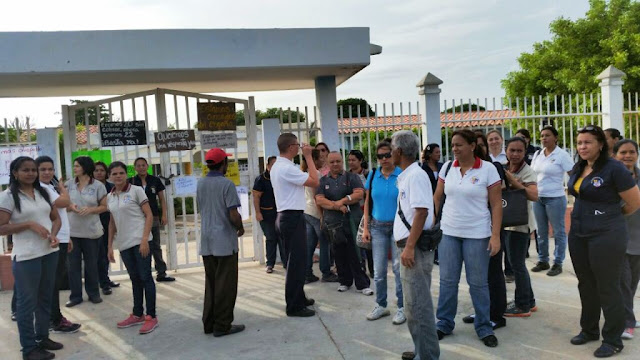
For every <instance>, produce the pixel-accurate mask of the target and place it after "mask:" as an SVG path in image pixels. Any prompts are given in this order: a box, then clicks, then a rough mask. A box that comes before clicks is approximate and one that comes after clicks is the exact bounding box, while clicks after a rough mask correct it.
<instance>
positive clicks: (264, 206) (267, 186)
mask: <svg viewBox="0 0 640 360" xmlns="http://www.w3.org/2000/svg"><path fill="white" fill-rule="evenodd" d="M253 190H255V191H259V192H261V193H262V196H260V211H261V212H262V215H263V216H265V215H267V214H270V215H274V216H275V215H277V212H278V209H277V208H276V198H275V196H274V195H273V186H272V185H271V175H270V174H269V172H268V171H265V172H264V173H263V174H260V175H258V177H256V180H255V182H254V183H253Z"/></svg>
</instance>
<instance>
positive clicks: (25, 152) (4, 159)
mask: <svg viewBox="0 0 640 360" xmlns="http://www.w3.org/2000/svg"><path fill="white" fill-rule="evenodd" d="M20 156H28V157H30V158H32V159H35V158H37V157H38V145H20V146H10V147H0V184H2V185H6V184H8V183H9V174H10V173H11V162H12V161H13V160H15V159H17V158H19V157H20Z"/></svg>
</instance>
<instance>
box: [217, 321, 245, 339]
mask: <svg viewBox="0 0 640 360" xmlns="http://www.w3.org/2000/svg"><path fill="white" fill-rule="evenodd" d="M241 331H244V325H242V324H239V325H231V327H230V328H229V330H227V331H214V332H213V336H215V337H220V336H225V335H231V334H237V333H239V332H241Z"/></svg>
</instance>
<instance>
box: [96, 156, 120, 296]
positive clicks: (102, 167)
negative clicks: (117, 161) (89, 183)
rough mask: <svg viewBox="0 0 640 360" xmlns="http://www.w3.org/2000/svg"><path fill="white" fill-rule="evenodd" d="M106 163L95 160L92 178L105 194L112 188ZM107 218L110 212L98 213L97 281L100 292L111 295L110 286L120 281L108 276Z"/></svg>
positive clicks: (113, 286) (112, 286) (116, 284)
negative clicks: (104, 190) (99, 236)
mask: <svg viewBox="0 0 640 360" xmlns="http://www.w3.org/2000/svg"><path fill="white" fill-rule="evenodd" d="M107 172H108V171H107V164H105V163H103V162H102V161H98V162H96V168H95V170H93V178H94V179H96V180H98V181H100V182H101V183H102V184H103V185H104V187H105V189H107V194H108V193H110V192H111V189H113V184H112V183H110V182H108V181H107ZM109 219H111V213H110V212H108V211H105V212H103V213H101V214H100V223H101V224H102V229H103V230H104V234H103V235H102V238H100V245H99V246H100V248H99V249H98V283H99V284H100V288H101V289H102V293H103V294H105V295H111V293H112V290H111V288H115V287H118V286H120V283H117V282H115V281H111V279H110V278H109V258H108V257H107V251H108V248H109Z"/></svg>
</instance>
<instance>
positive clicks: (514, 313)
mask: <svg viewBox="0 0 640 360" xmlns="http://www.w3.org/2000/svg"><path fill="white" fill-rule="evenodd" d="M504 316H505V317H529V316H531V310H527V311H525V310H522V309H521V308H519V307H517V306H515V305H514V306H511V307H507V309H506V310H505V311H504Z"/></svg>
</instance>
